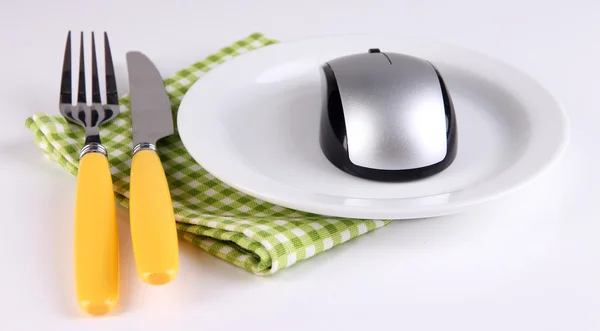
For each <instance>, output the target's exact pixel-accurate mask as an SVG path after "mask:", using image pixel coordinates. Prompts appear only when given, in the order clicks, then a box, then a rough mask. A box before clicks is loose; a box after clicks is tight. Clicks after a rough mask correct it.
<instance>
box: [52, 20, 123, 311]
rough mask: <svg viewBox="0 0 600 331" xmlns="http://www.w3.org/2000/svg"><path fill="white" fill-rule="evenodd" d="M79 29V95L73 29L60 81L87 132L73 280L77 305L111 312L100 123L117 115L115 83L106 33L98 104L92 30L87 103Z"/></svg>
mask: <svg viewBox="0 0 600 331" xmlns="http://www.w3.org/2000/svg"><path fill="white" fill-rule="evenodd" d="M84 59H85V57H84V42H83V32H82V33H81V46H80V51H79V79H78V88H77V93H76V96H77V100H76V103H75V104H74V103H73V98H72V95H73V93H72V92H71V91H72V90H73V89H74V87H72V86H71V85H72V84H71V31H69V33H68V36H67V42H66V46H65V54H64V60H63V70H62V79H61V83H60V103H59V108H60V112H61V114H62V115H63V116H64V117H65V118H66V119H67V120H68V121H70V122H72V123H75V124H77V125H80V126H82V127H83V128H84V131H85V142H84V144H83V147H82V148H81V150H80V153H79V170H78V173H77V192H76V201H75V220H74V223H75V224H74V227H75V231H74V259H75V261H74V262H75V282H76V294H77V302H78V305H79V306H80V307H81V308H82V309H83V310H84V311H86V312H87V313H89V314H92V315H102V314H106V313H108V312H110V311H111V310H112V309H113V308H114V307H115V305H116V303H117V301H118V299H119V282H118V279H119V252H118V229H117V216H116V206H115V196H114V192H113V184H112V178H111V172H110V166H109V163H108V157H107V150H106V147H104V146H103V145H102V142H101V140H100V125H102V124H105V123H107V122H109V121H111V120H113V119H114V118H115V117H117V115H118V114H119V103H118V94H117V83H116V78H115V73H114V67H113V63H112V55H111V52H110V46H109V42H108V35H107V34H106V32H105V33H104V60H105V79H106V98H105V99H106V100H105V103H104V104H103V103H102V100H101V95H100V83H99V78H98V62H97V59H96V46H95V39H94V33H93V32H92V88H91V99H92V100H91V103H90V102H87V97H86V94H87V91H86V79H85V60H84Z"/></svg>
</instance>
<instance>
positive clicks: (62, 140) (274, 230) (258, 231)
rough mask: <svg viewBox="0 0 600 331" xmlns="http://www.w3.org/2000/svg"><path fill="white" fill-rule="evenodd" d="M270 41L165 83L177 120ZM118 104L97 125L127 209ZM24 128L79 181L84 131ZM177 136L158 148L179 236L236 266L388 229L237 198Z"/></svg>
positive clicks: (230, 51) (126, 159)
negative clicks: (219, 72) (225, 69)
mask: <svg viewBox="0 0 600 331" xmlns="http://www.w3.org/2000/svg"><path fill="white" fill-rule="evenodd" d="M273 43H276V41H275V40H272V39H269V38H267V37H265V36H264V35H262V34H260V33H254V34H251V35H249V36H247V37H246V38H244V39H241V40H238V41H236V42H234V43H233V44H231V45H229V46H227V47H224V48H222V49H221V50H220V51H218V52H216V53H214V54H212V55H210V56H208V57H206V58H205V59H203V60H202V61H199V62H196V63H193V64H192V65H190V66H189V67H187V68H185V69H182V70H180V71H178V72H177V73H176V74H174V75H173V76H172V77H168V78H166V79H165V81H164V83H165V88H166V90H167V92H168V94H169V97H170V99H171V103H172V110H173V115H174V118H175V120H176V118H177V117H176V115H177V109H178V106H179V104H180V102H181V99H182V98H183V96H184V95H185V93H186V91H187V90H188V89H189V88H190V86H191V85H192V84H193V83H194V82H195V81H196V80H197V79H199V78H201V77H202V76H203V75H204V74H206V73H207V72H208V71H210V70H211V69H212V68H214V67H215V66H218V65H220V64H221V63H223V62H225V61H227V60H228V59H231V58H233V57H235V56H239V55H241V54H243V53H246V52H249V51H252V50H254V49H256V48H259V47H264V46H267V45H270V44H273ZM120 103H121V114H120V115H119V116H118V117H117V118H116V119H115V120H114V121H112V122H111V123H108V124H105V125H104V126H102V127H101V131H100V133H101V139H102V142H103V143H104V145H105V146H106V148H107V149H108V152H109V156H108V157H109V163H110V165H111V172H112V177H113V183H114V190H115V193H116V197H117V203H118V204H120V205H122V206H124V207H125V208H127V207H128V204H129V200H128V197H129V171H130V166H131V152H132V147H133V146H132V136H131V118H130V111H129V105H130V104H129V98H128V96H124V97H122V98H121V100H120ZM25 124H26V127H27V128H28V129H29V130H30V131H31V132H33V133H34V134H35V137H34V142H35V144H36V145H37V146H38V147H39V148H40V149H41V150H42V151H43V152H44V154H45V155H46V156H48V157H49V158H50V159H51V160H52V161H54V162H56V163H58V164H59V165H60V166H61V167H62V168H63V169H65V170H66V171H68V172H69V173H70V174H72V175H74V176H76V175H77V167H78V164H79V157H78V155H79V150H80V148H81V146H82V143H83V141H84V132H83V129H82V128H81V127H79V126H76V125H73V124H71V123H69V122H67V121H66V120H65V119H64V118H63V117H62V116H53V115H49V114H45V113H36V114H34V115H32V116H31V117H29V118H27V120H26V123H25ZM175 126H177V124H176V123H175ZM175 130H176V131H175V134H174V135H173V136H170V137H168V138H166V139H164V140H163V141H161V142H159V144H158V146H157V149H158V153H159V156H160V157H161V160H162V162H163V166H164V169H165V172H166V175H167V180H168V182H169V185H170V188H171V194H172V199H173V207H174V212H175V218H176V222H177V229H178V233H179V235H180V237H182V238H184V239H185V240H188V241H190V242H192V243H193V244H195V245H196V246H198V247H200V248H201V249H203V250H205V251H207V252H208V253H210V254H212V255H214V256H217V257H219V258H221V259H223V260H225V261H228V262H230V263H232V264H234V265H236V266H238V267H241V268H244V269H246V270H248V271H250V272H253V273H255V274H259V275H266V274H272V273H275V272H277V271H280V270H282V269H285V268H287V267H290V266H292V265H294V264H296V263H297V262H299V261H301V260H305V259H308V258H310V257H312V256H315V255H317V254H320V253H322V252H324V251H327V250H328V249H330V248H332V247H334V246H336V245H339V244H342V243H344V242H346V241H348V240H351V239H353V238H355V237H357V236H360V235H363V234H366V233H368V232H370V231H373V230H375V229H376V228H380V227H382V226H384V225H386V224H388V221H380V220H357V219H343V218H328V217H324V216H321V215H315V214H310V213H305V212H300V211H296V210H292V209H287V208H283V207H281V206H277V205H273V204H270V203H268V202H265V201H261V200H259V199H256V198H254V197H252V196H249V195H247V194H244V193H242V192H239V191H237V190H235V189H233V188H231V187H230V186H228V185H226V184H225V183H223V182H221V181H219V180H218V179H216V178H215V177H214V176H212V175H211V174H210V173H208V172H207V171H206V170H204V169H203V168H202V167H201V166H200V165H199V164H198V163H196V162H195V161H194V159H193V158H192V157H191V156H190V155H189V154H188V153H187V151H186V149H185V147H184V146H183V144H182V142H181V140H180V138H179V136H178V133H177V128H176V129H175Z"/></svg>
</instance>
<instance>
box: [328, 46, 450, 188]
mask: <svg viewBox="0 0 600 331" xmlns="http://www.w3.org/2000/svg"><path fill="white" fill-rule="evenodd" d="M322 69H323V70H322V74H323V78H324V84H323V86H324V90H323V91H324V98H323V100H324V102H323V109H322V115H321V124H320V137H319V139H320V145H321V149H322V151H323V153H324V154H325V156H326V157H327V159H328V160H329V161H330V162H331V163H333V164H334V165H335V166H336V167H338V168H340V169H341V170H343V171H345V172H347V173H349V174H352V175H355V176H358V177H362V178H367V179H373V180H380V181H403V180H414V179H420V178H424V177H428V176H432V175H434V174H437V173H439V172H440V171H442V170H444V169H446V168H447V167H448V166H449V165H450V164H451V163H452V162H453V161H454V159H455V157H456V153H457V132H456V116H455V112H454V105H453V103H452V98H451V97H450V93H449V91H448V89H447V88H446V85H445V83H444V80H443V79H442V76H441V74H440V72H439V71H438V70H437V68H436V67H434V66H433V64H431V63H430V62H429V61H426V60H424V59H421V58H418V57H414V56H409V55H405V54H398V53H391V52H381V51H380V50H379V49H370V50H368V51H366V52H365V53H361V54H353V55H347V56H342V57H339V58H336V59H333V60H330V61H328V62H326V63H324V65H323V66H322Z"/></svg>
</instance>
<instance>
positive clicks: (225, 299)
mask: <svg viewBox="0 0 600 331" xmlns="http://www.w3.org/2000/svg"><path fill="white" fill-rule="evenodd" d="M599 13H600V2H597V1H594V0H588V1H585V0H572V1H558V0H556V1H554V0H550V1H549V0H545V1H534V0H521V1H516V0H502V1H475V0H453V1H442V0H437V1H436V0H421V1H415V0H396V1H389V0H387V1H379V0H370V1H366V0H363V1H350V0H346V1H341V0H340V1H326V0H320V1H312V0H305V1H295V2H292V1H281V0H279V1H277V0H270V1H241V0H240V1H227V0H221V1H216V0H212V1H198V0H196V1H177V0H169V1H158V0H157V1H116V0H111V1H60V0H55V1H42V0H39V1H25V0H22V1H8V0H3V1H2V3H1V4H0V49H1V50H2V55H1V56H0V74H1V75H0V114H2V121H0V160H1V162H0V170H1V171H0V178H1V180H0V183H2V185H1V186H0V187H1V189H0V190H1V191H0V192H2V196H1V200H0V201H2V207H3V208H2V213H3V215H2V216H3V217H2V222H1V224H2V227H1V228H0V229H1V231H0V284H1V285H0V286H1V291H0V295H1V298H0V328H1V329H2V330H46V329H56V330H63V331H67V330H136V329H137V330H142V329H143V330H178V329H182V330H183V329H185V330H207V331H208V330H210V331H213V330H221V329H226V330H254V329H256V330H317V329H325V330H330V329H335V330H365V329H370V330H436V331H438V330H486V331H491V330H528V331H530V330H578V331H581V330H598V329H600V313H599V311H600V221H599V215H600V211H599V207H598V206H599V205H598V202H599V201H600V199H598V198H599V197H600V194H599V192H600V189H599V184H600V176H599V171H600V158H599V157H598V153H600V150H599V148H598V142H599V141H600V115H599V109H598V105H599V104H600V101H598V96H599V94H600V78H599V77H600V64H599V63H600V20H599V19H598V14H599ZM69 29H72V30H73V31H76V32H77V31H80V30H83V31H86V32H89V31H91V30H94V31H103V30H106V31H108V32H109V35H110V37H111V46H112V49H113V54H114V57H115V62H116V69H117V70H118V71H119V79H120V81H119V87H120V88H121V89H122V91H123V92H126V91H127V86H126V84H125V82H124V79H125V78H126V75H125V58H124V54H125V52H126V51H128V50H134V49H137V50H141V51H143V52H145V53H146V54H148V55H149V56H150V57H151V58H152V59H153V60H154V61H155V62H156V63H157V65H158V66H159V69H160V70H161V72H162V73H163V74H164V75H168V74H170V73H173V72H174V71H175V70H177V69H179V68H180V67H182V66H185V65H187V64H189V63H191V62H193V61H197V60H198V59H201V58H202V57H203V56H205V55H207V54H209V53H211V52H213V51H215V50H217V49H218V48H220V47H221V46H223V45H225V44H227V43H230V42H232V41H234V40H237V39H239V38H242V37H245V36H246V35H247V34H249V33H252V32H255V31H259V32H263V33H265V34H267V35H268V36H270V37H272V38H275V39H279V40H282V41H285V40H290V39H295V38H301V37H306V36H314V35H321V34H332V33H346V32H385V33H390V32H392V33H393V32H398V33H412V34H415V35H423V36H430V37H436V38H439V39H442V40H445V41H449V42H453V43H456V44H459V45H462V46H465V47H468V48H471V49H475V50H478V51H482V52H485V53H487V54H490V55H492V56H495V57H497V58H500V59H502V60H504V61H506V62H508V63H510V64H512V65H514V66H516V67H518V68H520V69H522V70H524V71H525V72H527V73H528V74H530V75H531V76H532V77H534V78H535V79H537V80H539V81H540V82H541V83H542V84H543V85H544V86H545V87H546V88H548V89H549V90H550V91H551V92H552V93H553V94H554V95H555V96H556V97H557V98H558V99H559V101H560V102H561V103H562V104H563V106H564V107H565V108H566V110H567V111H568V114H569V117H570V119H571V128H572V135H571V143H570V145H569V149H568V150H567V152H566V154H565V156H564V157H563V159H562V160H561V162H560V163H559V164H557V166H556V167H554V169H553V171H552V172H551V173H548V174H546V175H545V176H544V177H543V178H540V180H538V181H536V182H535V183H534V184H533V185H531V186H528V187H527V188H526V189H524V190H522V191H519V192H518V193H516V194H513V195H511V196H509V197H507V198H504V199H502V200H499V201H497V202H494V203H493V204H489V205H486V206H482V207H481V208H478V209H476V210H472V211H469V212H466V213H463V214H460V215H455V216H452V217H441V218H436V219H428V220H414V221H401V222H396V223H394V224H392V225H390V226H387V227H385V228H383V229H380V230H378V231H376V232H374V233H371V234H369V235H366V236H363V237H361V238H358V239H356V240H353V241H351V242H348V243H346V244H344V245H342V246H340V247H337V248H335V249H333V250H331V251H329V252H327V253H325V254H323V255H319V256H317V257H314V258H312V259H310V260H308V261H304V262H302V263H300V264H297V265H296V266H294V267H292V268H291V269H288V270H284V271H282V272H281V273H278V274H276V275H274V276H271V277H259V276H255V275H252V274H250V273H248V272H246V271H244V270H242V269H239V268H237V267H234V266H231V265H229V264H227V263H226V262H223V261H221V260H219V259H217V258H214V257H212V256H210V255H208V254H207V253H204V252H203V251H200V250H199V249H196V248H194V247H192V246H191V245H189V244H187V243H184V242H182V244H181V261H182V264H181V269H180V275H179V276H178V278H177V279H176V281H175V282H174V283H172V284H171V285H169V286H165V287H149V286H146V285H144V284H142V283H141V281H139V280H138V279H137V276H136V274H135V269H134V268H135V267H134V264H133V260H132V256H131V243H130V241H129V239H128V236H129V229H128V227H127V217H126V213H121V218H120V225H121V227H120V231H121V252H122V253H121V254H122V264H121V269H122V276H121V278H122V288H121V302H120V304H119V306H118V309H117V310H116V311H115V312H114V313H113V314H111V315H110V316H105V317H101V318H91V317H88V316H85V315H84V314H82V313H81V312H80V311H79V310H78V308H77V306H76V303H75V301H74V287H73V278H72V259H71V256H72V251H71V244H72V238H71V233H72V232H71V231H72V211H73V198H74V192H75V179H74V178H73V177H72V176H70V175H68V174H66V173H65V172H64V171H63V170H61V169H60V168H58V166H56V165H54V164H51V163H50V162H48V161H46V160H45V159H44V158H43V157H42V154H41V151H40V150H38V149H37V147H35V146H34V144H33V139H32V138H33V137H32V135H31V134H30V133H29V132H28V131H27V130H26V129H25V128H24V125H23V122H24V120H25V118H26V117H27V116H29V115H30V114H32V113H34V112H38V111H43V112H49V113H55V114H58V107H57V102H58V83H59V77H60V69H61V63H62V62H61V61H62V55H63V47H64V41H65V36H66V32H67V30H69ZM58 192H61V193H58ZM484 207H485V208H484Z"/></svg>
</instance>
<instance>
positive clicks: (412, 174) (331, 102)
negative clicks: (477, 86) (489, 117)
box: [319, 63, 458, 182]
mask: <svg viewBox="0 0 600 331" xmlns="http://www.w3.org/2000/svg"><path fill="white" fill-rule="evenodd" d="M432 66H433V65H432ZM433 68H434V70H435V72H436V74H437V77H438V80H439V82H440V87H441V89H442V95H443V99H444V108H445V110H446V118H447V119H448V130H447V133H446V135H447V141H448V144H447V146H448V149H447V153H446V156H445V157H444V159H443V160H441V161H440V162H438V163H435V164H432V165H429V166H426V167H422V168H416V169H406V170H381V169H372V168H366V167H361V166H358V165H356V164H354V163H352V161H351V160H350V157H349V154H348V144H347V136H346V126H345V119H344V113H343V111H342V103H341V96H340V91H339V89H338V84H337V80H336V77H335V74H334V72H333V69H332V68H331V67H330V66H329V64H328V63H325V64H323V65H322V66H321V69H322V70H323V74H324V77H325V83H326V84H325V85H326V86H325V89H326V91H325V95H326V100H324V105H323V107H324V109H322V110H321V119H320V128H319V144H320V147H321V150H322V152H323V154H324V155H325V157H326V158H327V160H329V162H331V163H332V164H333V165H334V166H336V167H337V168H338V169H340V170H342V171H344V172H346V173H349V174H351V175H354V176H357V177H360V178H365V179H370V180H375V181H382V182H403V181H413V180H418V179H423V178H426V177H430V176H433V175H435V174H437V173H439V172H441V171H443V170H445V169H446V168H448V167H449V166H450V165H451V164H452V163H453V162H454V160H455V159H456V155H457V151H458V148H457V129H456V127H457V125H456V117H455V111H454V103H453V101H452V97H451V96H450V93H449V91H448V88H447V86H446V83H445V82H444V80H443V78H442V76H441V74H440V72H439V71H438V70H437V68H435V66H433ZM335 123H339V125H335Z"/></svg>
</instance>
